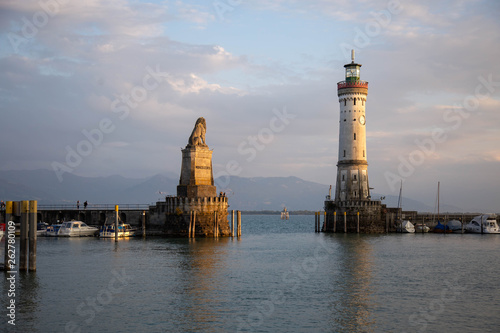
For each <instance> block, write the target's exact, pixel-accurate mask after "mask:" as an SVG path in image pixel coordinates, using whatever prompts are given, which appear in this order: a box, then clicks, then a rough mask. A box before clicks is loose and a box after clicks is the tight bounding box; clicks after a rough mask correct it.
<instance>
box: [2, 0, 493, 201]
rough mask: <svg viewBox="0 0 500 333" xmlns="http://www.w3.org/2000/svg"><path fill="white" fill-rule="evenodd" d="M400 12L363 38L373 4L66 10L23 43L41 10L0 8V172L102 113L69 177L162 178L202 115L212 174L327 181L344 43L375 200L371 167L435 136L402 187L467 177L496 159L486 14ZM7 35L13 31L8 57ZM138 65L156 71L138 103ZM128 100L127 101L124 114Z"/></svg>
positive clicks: (381, 182) (96, 5)
mask: <svg viewBox="0 0 500 333" xmlns="http://www.w3.org/2000/svg"><path fill="white" fill-rule="evenodd" d="M401 3H402V6H403V10H402V11H401V13H400V14H397V15H392V16H391V19H390V22H389V23H388V24H385V25H383V26H381V29H380V31H379V32H378V33H373V31H372V33H370V32H369V31H367V30H366V27H367V24H374V22H375V23H376V22H377V21H376V19H375V16H374V14H373V13H380V12H381V11H383V10H386V9H387V6H388V2H387V1H371V0H366V1H354V2H353V1H344V0H343V1H326V0H312V1H307V2H305V1H292V0H290V1H284V0H283V1H273V2H269V1H253V2H242V3H241V4H240V5H238V6H234V8H233V10H232V11H231V12H230V13H229V12H228V13H227V15H226V16H227V17H228V20H225V21H223V20H220V18H219V17H218V16H217V13H216V12H215V10H214V8H213V6H212V4H211V3H209V4H206V5H202V4H199V3H197V2H190V1H182V2H181V1H168V2H151V3H135V2H128V1H124V0H123V1H97V0H96V1H89V2H68V3H67V4H66V5H63V4H61V5H60V7H59V8H58V11H57V13H54V15H48V14H47V15H48V21H47V23H46V24H44V25H43V26H40V27H38V28H37V33H36V34H34V36H32V37H30V38H24V37H23V24H25V21H26V20H28V21H29V22H33V16H34V15H35V14H36V13H38V12H40V11H43V8H41V7H40V4H39V2H38V1H8V2H7V1H4V2H2V3H1V4H0V43H1V45H2V48H1V50H2V51H0V71H1V72H2V73H3V79H2V80H1V81H0V100H1V101H2V103H0V112H1V114H2V122H1V124H0V140H1V142H12V140H13V138H15V144H13V145H2V146H1V150H0V153H1V154H2V156H3V157H5V158H3V159H2V161H1V162H0V170H5V169H12V168H50V163H51V162H52V161H64V160H65V157H66V154H67V150H66V147H68V146H69V147H71V148H72V149H76V147H77V145H78V143H79V142H81V141H82V140H86V137H85V135H84V134H83V131H84V130H87V131H90V130H92V129H96V128H98V126H99V123H100V121H101V120H102V119H105V118H107V119H110V120H111V121H112V124H113V125H114V126H115V129H114V131H112V132H111V133H108V134H106V135H105V136H104V138H103V142H102V144H100V145H98V146H96V147H94V149H93V152H92V154H90V155H89V156H86V157H85V159H84V161H83V162H82V163H81V165H79V166H78V167H77V168H75V171H74V172H75V173H78V174H82V175H84V174H92V175H106V174H110V173H121V174H125V175H131V174H137V173H141V175H151V174H154V173H158V172H162V171H170V172H178V171H179V170H178V169H179V167H180V162H179V161H180V160H179V159H180V152H179V150H180V147H182V146H185V144H186V142H187V137H188V135H189V133H190V131H191V130H192V127H193V125H194V122H195V121H196V119H197V118H198V117H199V116H204V117H205V118H206V119H207V126H208V131H207V140H208V143H209V146H210V147H211V148H213V149H214V165H217V167H221V168H224V166H225V165H226V163H227V162H228V161H230V160H237V161H238V162H240V163H241V165H242V166H243V172H242V174H241V176H270V175H276V176H278V175H294V176H299V177H302V178H305V179H307V180H313V181H318V182H323V183H334V182H335V176H336V166H335V165H336V162H337V155H338V152H337V149H338V147H337V144H338V107H339V106H338V98H337V96H336V83H337V82H338V81H341V80H342V79H343V76H344V74H343V65H344V63H345V62H346V61H347V60H345V59H344V57H343V54H342V52H341V50H340V45H341V44H342V43H350V44H352V45H353V46H354V47H355V48H356V54H357V57H356V59H357V61H359V62H361V63H362V64H363V67H362V69H361V70H362V79H365V80H367V81H369V82H370V84H369V95H368V101H367V130H368V132H367V136H368V152H367V154H368V158H369V163H370V171H369V173H370V184H371V185H372V184H373V186H376V188H377V192H380V193H383V192H384V191H389V186H388V185H387V183H386V181H385V179H384V177H383V174H384V172H385V171H387V170H394V169H395V168H397V164H398V163H399V160H398V158H399V156H402V157H407V156H408V155H409V154H410V153H411V152H412V151H413V150H415V149H418V145H417V144H416V143H415V141H416V140H417V141H418V140H420V141H422V140H425V139H428V138H430V137H431V135H432V131H433V130H434V129H436V128H442V129H444V130H445V133H446V135H447V139H446V141H444V142H441V143H439V144H437V145H436V148H435V151H434V152H433V153H432V154H430V155H429V156H428V157H427V158H426V160H425V163H423V164H422V165H421V166H419V167H418V168H416V170H415V172H414V174H413V175H412V176H411V177H408V179H407V180H406V181H407V182H408V184H411V186H405V187H408V192H410V193H413V194H414V196H415V198H417V199H419V198H423V199H426V198H427V196H428V195H427V191H428V189H429V188H434V182H435V180H436V178H437V177H443V179H444V178H445V177H446V178H447V180H448V181H449V182H452V181H453V179H460V178H461V173H464V172H465V173H471V172H474V173H477V172H476V170H481V171H480V172H481V180H480V181H478V183H480V184H483V180H484V179H486V178H491V177H488V174H487V172H488V171H491V170H494V166H498V163H499V157H498V156H500V153H499V151H498V148H497V147H496V143H497V142H498V140H499V139H500V137H499V134H498V124H499V123H500V118H499V117H500V116H499V114H498V112H497V111H498V108H499V106H500V92H499V89H500V87H499V86H498V85H497V83H498V82H500V77H499V76H497V73H500V64H499V63H498V61H497V58H498V52H497V47H496V45H497V44H498V39H499V34H500V29H499V28H500V27H499V25H500V23H498V19H497V17H496V15H495V13H498V9H499V5H498V4H496V2H487V1H459V0H457V1H452V0H449V1H445V2H440V3H436V2H435V1H421V2H418V4H417V3H408V2H401ZM54 10H55V9H54ZM23 18H25V19H26V20H24V19H23ZM361 33H364V34H366V36H367V37H368V38H367V39H366V40H365V43H364V44H363V43H361V44H359V43H356V41H355V38H356V36H357V34H361ZM9 34H17V35H18V36H21V37H23V38H24V40H23V41H22V42H20V44H19V45H18V52H15V50H14V48H13V47H12V45H11V43H10V42H9V38H8V36H9ZM148 68H149V69H151V70H153V71H157V72H160V73H162V76H161V81H159V84H158V86H156V87H155V88H154V89H150V90H147V89H146V94H145V97H144V98H142V97H140V95H138V94H139V93H140V92H143V91H144V90H140V89H141V88H144V80H145V77H146V76H147V75H148V74H149V75H150V70H148ZM490 76H491V81H493V83H492V84H491V85H490V86H489V88H484V86H483V88H481V91H482V92H483V93H485V92H488V93H489V95H488V96H487V98H484V99H481V100H480V103H479V105H478V106H477V108H475V109H474V110H473V112H468V114H469V116H468V117H462V118H460V124H458V120H456V121H447V120H446V117H445V114H446V112H451V111H453V110H465V106H464V101H466V98H467V97H468V96H469V97H474V96H475V92H476V88H477V86H478V85H480V84H481V79H480V77H482V78H483V79H486V80H487V81H488V80H489V79H488V78H489V77H490ZM147 82H150V83H153V82H156V81H147ZM144 89H145V88H144ZM133 94H136V95H135V96H136V97H137V98H138V99H136V100H133V99H132V100H131V101H132V102H131V104H130V105H128V104H127V102H126V101H127V98H128V99H129V101H130V98H131V96H132V95H133ZM139 99H140V100H139ZM115 101H118V102H119V104H118V106H120V107H126V108H127V109H128V111H127V113H126V116H124V115H125V113H124V112H123V111H120V112H115V111H116V109H113V105H115V106H116V104H113V103H114V102H115ZM132 105H133V106H132ZM457 105H458V107H457ZM283 108H286V109H287V110H288V112H290V113H292V114H294V115H296V118H295V119H294V121H293V122H291V123H290V124H289V126H287V127H286V128H285V129H284V130H283V131H281V132H279V133H276V134H275V135H274V137H273V140H271V142H269V143H268V144H266V145H265V148H264V149H262V150H260V151H258V154H257V156H256V157H255V159H253V160H252V161H247V159H248V157H249V155H248V154H241V152H239V151H238V147H239V146H240V145H241V144H242V143H245V142H248V140H249V137H255V136H258V135H259V132H260V131H262V130H263V129H265V128H269V126H270V125H269V124H270V120H271V119H272V117H273V116H274V114H273V110H274V109H278V110H282V109H283ZM453 112H458V111H453ZM454 125H456V126H455V127H457V126H458V127H457V128H455V129H453V128H452V127H453V126H454ZM240 151H241V149H240ZM144 161H148V163H144ZM453 177H455V178H453ZM478 177H479V176H478ZM492 183H494V184H496V186H497V187H498V185H500V184H498V183H497V182H495V181H492ZM467 184H472V182H470V183H467ZM449 186H450V187H453V186H456V185H449ZM471 186H472V185H471ZM455 188H458V186H456V187H455ZM488 188H489V187H488ZM488 191H490V190H488ZM489 193H492V192H491V191H490V192H489ZM457 198H458V197H457ZM457 200H458V199H457ZM461 200H462V199H461ZM471 205H472V204H471Z"/></svg>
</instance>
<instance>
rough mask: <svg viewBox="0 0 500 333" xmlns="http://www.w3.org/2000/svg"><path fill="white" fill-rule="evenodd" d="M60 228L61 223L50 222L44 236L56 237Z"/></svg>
mask: <svg viewBox="0 0 500 333" xmlns="http://www.w3.org/2000/svg"><path fill="white" fill-rule="evenodd" d="M60 228H61V224H52V225H49V226H47V230H46V231H45V236H46V237H57V233H58V232H59V229H60Z"/></svg>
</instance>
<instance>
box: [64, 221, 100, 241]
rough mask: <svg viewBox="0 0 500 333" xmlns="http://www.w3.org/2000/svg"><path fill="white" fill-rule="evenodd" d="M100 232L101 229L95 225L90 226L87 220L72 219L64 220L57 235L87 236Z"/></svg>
mask: <svg viewBox="0 0 500 333" xmlns="http://www.w3.org/2000/svg"><path fill="white" fill-rule="evenodd" d="M98 232H99V229H97V228H94V227H89V226H88V225H87V224H86V223H85V222H82V221H70V222H63V224H62V225H61V228H59V232H58V233H57V236H59V237H61V236H62V237H85V236H95V235H96V234H97V233H98Z"/></svg>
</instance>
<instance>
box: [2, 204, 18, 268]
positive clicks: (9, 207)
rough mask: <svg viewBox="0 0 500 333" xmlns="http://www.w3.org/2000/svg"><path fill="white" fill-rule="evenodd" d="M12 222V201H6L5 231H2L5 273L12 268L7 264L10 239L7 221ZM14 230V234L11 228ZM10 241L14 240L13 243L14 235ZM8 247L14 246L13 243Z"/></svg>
mask: <svg viewBox="0 0 500 333" xmlns="http://www.w3.org/2000/svg"><path fill="white" fill-rule="evenodd" d="M11 220H12V201H7V202H6V203H5V231H4V236H3V237H4V238H5V255H4V261H3V262H4V266H3V267H4V270H5V271H6V272H7V271H10V270H11V269H12V267H11V266H10V263H9V259H10V258H9V239H11V238H10V237H9V234H10V233H9V232H8V230H9V221H11ZM13 228H14V231H13V232H14V233H15V226H13ZM12 236H13V237H12V239H13V240H14V242H15V237H14V234H13V235H12ZM10 245H15V243H12V244H10ZM14 258H15V257H14Z"/></svg>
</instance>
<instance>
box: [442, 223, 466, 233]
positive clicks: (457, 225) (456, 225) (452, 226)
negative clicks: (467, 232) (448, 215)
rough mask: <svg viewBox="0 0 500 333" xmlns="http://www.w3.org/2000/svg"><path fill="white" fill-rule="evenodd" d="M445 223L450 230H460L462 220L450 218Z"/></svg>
mask: <svg viewBox="0 0 500 333" xmlns="http://www.w3.org/2000/svg"><path fill="white" fill-rule="evenodd" d="M446 225H447V226H448V228H450V230H451V232H456V233H459V232H462V222H460V221H459V220H450V221H448V223H446Z"/></svg>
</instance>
